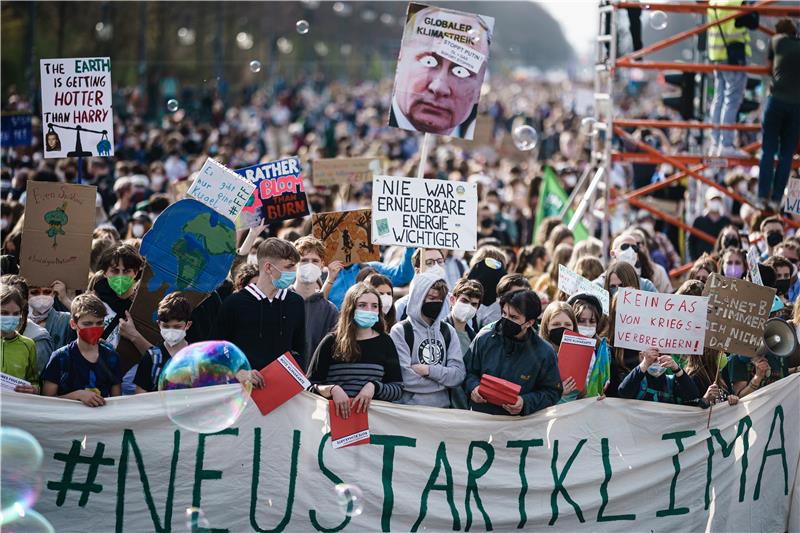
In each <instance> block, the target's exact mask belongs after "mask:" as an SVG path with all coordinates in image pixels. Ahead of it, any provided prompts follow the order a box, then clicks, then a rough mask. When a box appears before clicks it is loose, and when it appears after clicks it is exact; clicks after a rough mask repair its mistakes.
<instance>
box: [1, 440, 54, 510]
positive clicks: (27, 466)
mask: <svg viewBox="0 0 800 533" xmlns="http://www.w3.org/2000/svg"><path fill="white" fill-rule="evenodd" d="M43 455H44V454H43V452H42V447H41V446H40V445H39V442H38V441H37V440H36V439H35V438H34V437H33V435H31V434H30V433H28V432H27V431H23V430H21V429H17V428H12V427H0V457H2V466H1V467H0V506H2V509H0V512H2V516H0V524H6V523H8V522H11V521H12V520H15V519H16V518H17V517H20V516H22V515H24V514H25V513H26V512H27V510H28V509H30V508H31V507H33V504H34V503H36V499H37V498H38V497H39V490H40V488H41V487H40V479H39V469H40V468H41V466H42V457H43Z"/></svg>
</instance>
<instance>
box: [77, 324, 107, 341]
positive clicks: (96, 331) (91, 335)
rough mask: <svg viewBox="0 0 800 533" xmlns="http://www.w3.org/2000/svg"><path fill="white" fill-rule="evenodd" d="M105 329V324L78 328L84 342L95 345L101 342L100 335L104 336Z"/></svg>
mask: <svg viewBox="0 0 800 533" xmlns="http://www.w3.org/2000/svg"><path fill="white" fill-rule="evenodd" d="M103 330H105V328H104V327H103V326H93V327H91V328H81V329H79V330H78V337H80V338H81V340H83V341H84V342H86V343H88V344H91V345H92V346H94V345H95V344H97V343H98V342H100V337H102V336H103Z"/></svg>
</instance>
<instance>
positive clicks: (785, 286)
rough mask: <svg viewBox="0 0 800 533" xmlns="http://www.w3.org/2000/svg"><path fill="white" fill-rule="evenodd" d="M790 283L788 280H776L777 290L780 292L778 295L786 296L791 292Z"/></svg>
mask: <svg viewBox="0 0 800 533" xmlns="http://www.w3.org/2000/svg"><path fill="white" fill-rule="evenodd" d="M789 281H790V280H788V279H776V280H775V290H776V291H778V294H782V295H784V296H786V293H788V292H789Z"/></svg>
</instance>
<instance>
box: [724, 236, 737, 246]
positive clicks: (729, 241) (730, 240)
mask: <svg viewBox="0 0 800 533" xmlns="http://www.w3.org/2000/svg"><path fill="white" fill-rule="evenodd" d="M739 246H740V243H739V239H737V238H736V237H725V239H723V241H722V247H723V248H739Z"/></svg>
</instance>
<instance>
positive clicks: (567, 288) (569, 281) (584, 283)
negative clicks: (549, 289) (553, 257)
mask: <svg viewBox="0 0 800 533" xmlns="http://www.w3.org/2000/svg"><path fill="white" fill-rule="evenodd" d="M558 289H559V290H560V291H561V292H563V293H564V294H566V295H567V296H572V295H573V294H578V293H588V294H591V295H592V296H595V297H596V298H597V299H598V300H600V305H602V306H603V314H605V315H607V314H608V304H609V295H608V291H607V290H605V289H604V288H603V287H601V286H599V285H598V284H597V283H592V282H591V281H589V280H588V279H586V278H584V277H583V276H579V275H578V274H576V273H575V272H573V271H572V270H570V269H568V268H567V267H565V266H564V265H559V266H558Z"/></svg>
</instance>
